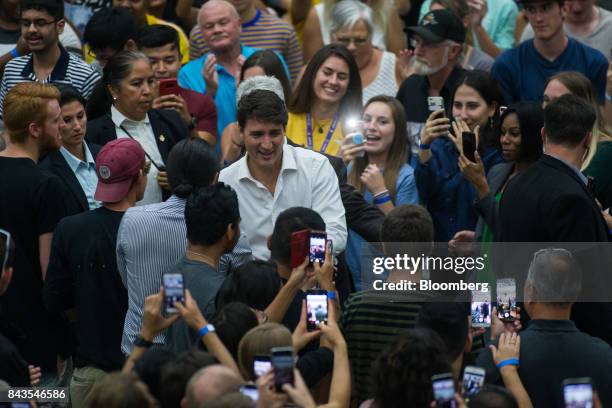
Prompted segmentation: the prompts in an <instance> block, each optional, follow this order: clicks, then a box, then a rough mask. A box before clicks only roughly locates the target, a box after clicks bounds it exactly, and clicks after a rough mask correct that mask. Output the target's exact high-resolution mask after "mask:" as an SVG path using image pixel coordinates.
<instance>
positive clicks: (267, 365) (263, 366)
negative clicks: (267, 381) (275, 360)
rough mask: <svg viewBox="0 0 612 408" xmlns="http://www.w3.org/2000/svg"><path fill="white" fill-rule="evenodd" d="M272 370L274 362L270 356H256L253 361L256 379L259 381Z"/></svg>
mask: <svg viewBox="0 0 612 408" xmlns="http://www.w3.org/2000/svg"><path fill="white" fill-rule="evenodd" d="M271 368H272V362H271V361H270V357H268V356H255V359H254V360H253V373H254V374H255V379H258V378H259V377H261V376H262V375H264V374H265V373H267V372H268V371H270V369H271Z"/></svg>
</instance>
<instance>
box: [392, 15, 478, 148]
mask: <svg viewBox="0 0 612 408" xmlns="http://www.w3.org/2000/svg"><path fill="white" fill-rule="evenodd" d="M406 32H407V34H408V39H409V44H410V47H411V48H412V49H413V56H412V69H413V71H414V74H413V75H411V76H409V77H408V78H406V79H405V80H404V82H402V84H401V86H400V89H399V91H398V93H397V99H398V100H399V101H400V102H401V103H402V105H404V110H405V111H406V118H407V121H408V122H407V126H408V134H409V135H410V140H411V142H412V157H413V158H415V159H416V154H417V152H418V146H419V144H420V137H421V130H422V128H423V126H424V125H425V122H426V121H427V117H428V116H429V114H430V113H431V112H430V111H429V105H428V102H427V98H428V97H429V96H441V97H442V98H444V102H443V103H444V108H445V109H446V111H447V112H450V111H451V106H450V104H451V95H452V92H453V90H454V88H455V86H456V85H457V84H458V83H459V82H460V81H461V78H462V77H463V75H464V74H465V72H466V71H465V70H464V69H463V68H461V66H460V64H459V61H460V57H461V50H462V44H463V42H464V41H465V28H464V27H463V23H462V22H461V19H459V17H457V16H456V15H455V14H453V13H452V12H451V11H450V10H434V11H430V12H429V13H427V14H425V16H423V19H422V20H421V22H420V23H419V25H418V26H416V27H408V28H406Z"/></svg>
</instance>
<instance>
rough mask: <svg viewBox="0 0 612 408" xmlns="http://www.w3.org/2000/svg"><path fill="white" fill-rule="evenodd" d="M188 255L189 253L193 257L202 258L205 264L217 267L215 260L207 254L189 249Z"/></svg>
mask: <svg viewBox="0 0 612 408" xmlns="http://www.w3.org/2000/svg"><path fill="white" fill-rule="evenodd" d="M187 253H189V254H191V255H196V256H199V257H200V258H202V260H204V262H205V263H207V264H209V265H213V266H214V265H216V262H214V260H213V259H212V258H211V257H210V256H208V255H206V254H203V253H201V252H196V251H192V250H191V249H188V250H187Z"/></svg>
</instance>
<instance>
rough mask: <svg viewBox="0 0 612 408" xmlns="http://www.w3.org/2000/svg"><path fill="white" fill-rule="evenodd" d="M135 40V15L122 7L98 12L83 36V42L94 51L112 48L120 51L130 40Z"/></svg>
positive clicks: (86, 27)
mask: <svg viewBox="0 0 612 408" xmlns="http://www.w3.org/2000/svg"><path fill="white" fill-rule="evenodd" d="M134 38H136V21H135V20H134V15H133V14H132V13H130V12H129V11H127V10H126V9H124V8H121V7H112V8H103V9H100V10H98V11H96V12H95V13H94V15H93V16H91V19H90V20H89V22H88V23H87V25H86V26H85V33H84V34H83V40H84V41H85V43H87V44H89V48H91V49H92V50H103V49H105V48H111V49H113V50H115V51H120V50H122V49H123V47H125V44H126V43H127V41H128V40H133V39H134Z"/></svg>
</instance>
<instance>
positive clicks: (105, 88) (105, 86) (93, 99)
mask: <svg viewBox="0 0 612 408" xmlns="http://www.w3.org/2000/svg"><path fill="white" fill-rule="evenodd" d="M138 60H145V61H147V64H148V63H149V59H148V58H147V56H146V55H144V54H143V53H142V52H140V51H127V50H123V51H119V52H118V53H116V54H115V55H113V56H112V57H111V58H110V59H109V60H108V63H107V64H106V65H105V66H104V71H103V72H102V79H101V80H100V81H98V83H97V84H96V86H95V87H94V90H93V92H92V94H91V96H90V97H89V103H88V104H87V118H88V119H89V120H93V119H96V118H98V117H100V116H104V115H106V114H108V112H109V111H110V108H111V106H112V104H113V97H112V95H111V93H110V90H109V87H111V86H112V87H114V88H117V87H119V83H120V82H121V81H122V80H124V79H125V78H127V77H128V76H129V75H130V73H131V72H132V67H133V66H134V62H136V61H138Z"/></svg>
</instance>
